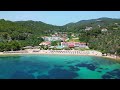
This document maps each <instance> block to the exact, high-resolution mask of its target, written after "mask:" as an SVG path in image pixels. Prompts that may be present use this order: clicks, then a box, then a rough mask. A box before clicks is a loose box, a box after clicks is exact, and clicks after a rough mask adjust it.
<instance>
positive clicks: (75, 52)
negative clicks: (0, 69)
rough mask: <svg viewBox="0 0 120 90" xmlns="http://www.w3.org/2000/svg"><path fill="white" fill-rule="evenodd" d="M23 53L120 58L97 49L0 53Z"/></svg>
mask: <svg viewBox="0 0 120 90" xmlns="http://www.w3.org/2000/svg"><path fill="white" fill-rule="evenodd" d="M22 54H47V55H84V56H100V57H105V58H111V59H117V60H120V57H117V58H116V56H102V53H101V52H99V51H95V50H85V51H80V50H39V49H26V50H20V51H7V52H0V55H22Z"/></svg>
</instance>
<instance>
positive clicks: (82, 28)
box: [0, 17, 120, 54]
mask: <svg viewBox="0 0 120 90" xmlns="http://www.w3.org/2000/svg"><path fill="white" fill-rule="evenodd" d="M55 32H67V33H68V35H69V37H70V35H71V34H70V33H74V34H77V35H78V36H79V39H80V41H81V42H86V43H87V44H88V46H89V47H90V49H95V50H100V51H101V52H103V53H111V54H120V19H112V18H106V17H104V18H98V19H91V20H82V21H79V22H76V23H68V24H66V25H64V26H54V25H50V24H46V23H43V22H41V21H31V20H29V21H16V22H12V21H6V20H4V19H1V20H0V51H5V50H19V49H21V47H23V46H27V45H32V46H34V45H38V44H39V43H40V42H42V41H43V39H42V38H41V37H42V36H49V35H50V34H54V33H55Z"/></svg>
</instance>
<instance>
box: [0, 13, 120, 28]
mask: <svg viewBox="0 0 120 90" xmlns="http://www.w3.org/2000/svg"><path fill="white" fill-rule="evenodd" d="M101 17H108V18H120V11H0V19H5V20H10V21H26V20H33V21H42V22H44V23H47V24H52V25H58V26H62V25H65V24H68V23H71V22H78V21H80V20H88V19H97V18H101Z"/></svg>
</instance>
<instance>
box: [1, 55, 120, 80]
mask: <svg viewBox="0 0 120 90" xmlns="http://www.w3.org/2000/svg"><path fill="white" fill-rule="evenodd" d="M0 79H120V63H119V62H116V61H114V60H109V59H106V58H101V57H94V56H63V55H20V56H0Z"/></svg>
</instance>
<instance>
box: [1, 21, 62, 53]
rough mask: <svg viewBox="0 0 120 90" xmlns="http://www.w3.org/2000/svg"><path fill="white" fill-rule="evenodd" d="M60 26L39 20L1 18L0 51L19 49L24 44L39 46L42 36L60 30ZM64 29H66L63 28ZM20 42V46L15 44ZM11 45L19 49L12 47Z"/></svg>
mask: <svg viewBox="0 0 120 90" xmlns="http://www.w3.org/2000/svg"><path fill="white" fill-rule="evenodd" d="M60 28H61V27H59V26H53V25H49V24H45V23H43V22H38V21H17V22H12V21H6V20H4V19H1V20H0V46H1V47H0V51H5V50H19V49H22V47H24V46H27V45H28V46H37V45H39V43H40V42H42V41H43V39H42V38H41V37H42V36H45V35H46V36H49V35H50V34H52V33H54V32H55V31H60ZM61 30H64V29H61ZM12 42H14V43H16V44H17V43H19V48H18V47H17V46H15V45H14V44H10V43H12ZM9 44H10V45H9ZM11 46H14V47H16V48H17V49H12V48H11Z"/></svg>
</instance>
